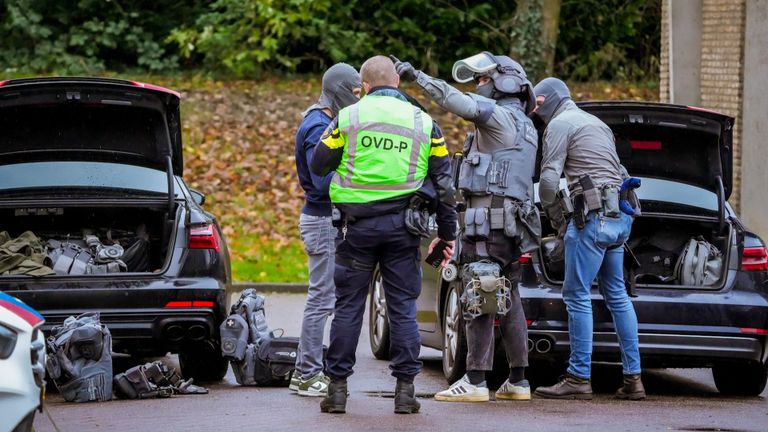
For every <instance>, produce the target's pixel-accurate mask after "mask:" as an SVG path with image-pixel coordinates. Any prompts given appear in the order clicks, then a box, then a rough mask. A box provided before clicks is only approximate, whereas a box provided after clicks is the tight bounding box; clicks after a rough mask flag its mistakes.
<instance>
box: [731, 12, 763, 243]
mask: <svg viewBox="0 0 768 432" xmlns="http://www.w3.org/2000/svg"><path fill="white" fill-rule="evenodd" d="M745 19H746V23H745V27H746V28H745V34H744V93H743V95H744V100H743V108H742V120H743V123H742V127H743V129H742V139H741V149H742V150H741V151H742V156H741V164H742V166H741V217H742V220H743V221H744V223H745V224H746V225H747V227H749V228H750V229H752V230H754V231H756V232H757V233H758V234H759V235H760V236H761V237H762V238H763V239H764V240H766V241H768V197H766V186H768V97H766V96H765V95H766V92H768V25H766V23H767V22H768V2H766V1H764V0H747V1H746V14H745ZM735 169H736V167H734V170H735Z"/></svg>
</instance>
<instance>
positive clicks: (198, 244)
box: [189, 224, 221, 252]
mask: <svg viewBox="0 0 768 432" xmlns="http://www.w3.org/2000/svg"><path fill="white" fill-rule="evenodd" d="M220 243H221V242H220V241H219V231H218V230H217V229H216V227H215V226H213V224H208V225H205V226H201V227H195V228H191V229H190V230H189V248H190V249H213V250H215V251H216V252H220V251H221V247H220V246H219V245H220Z"/></svg>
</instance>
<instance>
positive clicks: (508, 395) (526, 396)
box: [496, 379, 531, 400]
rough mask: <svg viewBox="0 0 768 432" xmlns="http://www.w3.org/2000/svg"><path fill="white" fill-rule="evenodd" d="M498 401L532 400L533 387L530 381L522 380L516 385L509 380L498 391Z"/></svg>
mask: <svg viewBox="0 0 768 432" xmlns="http://www.w3.org/2000/svg"><path fill="white" fill-rule="evenodd" d="M496 399H497V400H498V399H504V400H531V385H530V384H528V380H525V379H524V380H520V381H518V382H516V383H514V384H512V383H510V382H509V379H507V380H506V381H504V384H502V385H501V387H499V389H498V390H496Z"/></svg>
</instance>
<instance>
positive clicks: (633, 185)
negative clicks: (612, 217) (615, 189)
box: [619, 177, 641, 216]
mask: <svg viewBox="0 0 768 432" xmlns="http://www.w3.org/2000/svg"><path fill="white" fill-rule="evenodd" d="M640 184H641V183H640V179H639V178H637V177H628V178H626V179H624V181H623V182H622V183H621V189H620V190H619V193H620V194H621V196H622V198H621V199H620V200H619V209H620V210H621V211H622V212H623V213H625V214H628V215H630V216H634V215H635V209H634V208H633V207H632V205H631V204H630V203H629V201H628V200H627V199H626V198H624V197H626V195H627V191H629V190H632V189H637V188H639V187H640Z"/></svg>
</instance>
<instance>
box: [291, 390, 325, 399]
mask: <svg viewBox="0 0 768 432" xmlns="http://www.w3.org/2000/svg"><path fill="white" fill-rule="evenodd" d="M298 394H299V396H305V397H320V396H323V397H325V396H328V392H322V393H321V392H318V391H314V390H298Z"/></svg>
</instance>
